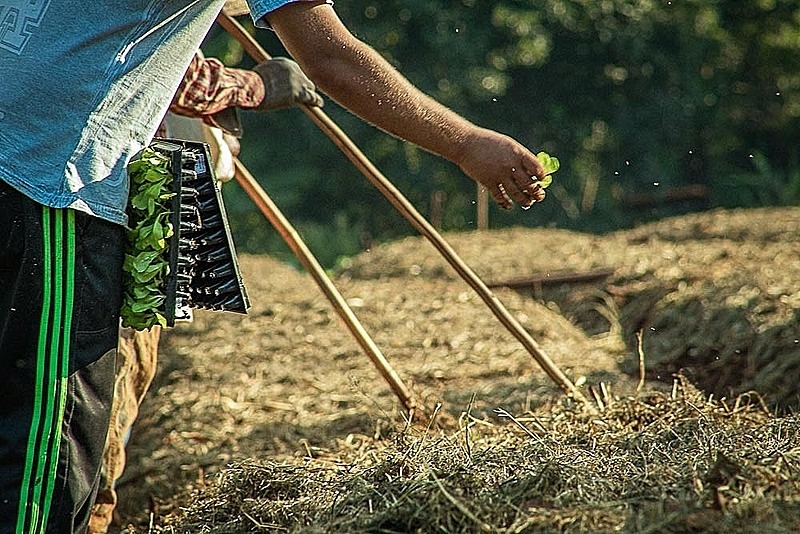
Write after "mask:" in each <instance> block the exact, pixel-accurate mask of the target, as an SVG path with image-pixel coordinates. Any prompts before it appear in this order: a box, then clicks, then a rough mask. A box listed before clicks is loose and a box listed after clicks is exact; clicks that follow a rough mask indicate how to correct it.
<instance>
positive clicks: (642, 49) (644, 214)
mask: <svg viewBox="0 0 800 534" xmlns="http://www.w3.org/2000/svg"><path fill="white" fill-rule="evenodd" d="M336 10H337V12H338V13H339V16H340V17H341V18H342V19H343V20H344V22H345V23H346V24H347V26H348V27H349V28H350V29H351V31H353V33H355V34H356V35H357V36H358V37H359V38H361V39H362V40H364V41H366V42H368V43H369V44H371V45H372V46H373V47H374V48H376V49H377V50H378V51H379V52H380V53H382V54H383V55H384V56H385V57H386V58H387V59H388V60H389V61H390V62H391V63H392V64H393V65H395V66H396V67H397V68H398V69H399V70H400V71H401V72H402V73H403V74H404V75H405V76H407V77H408V78H409V79H410V80H411V81H412V82H414V83H415V84H416V85H417V86H418V87H420V88H421V89H422V90H423V91H425V92H426V93H428V94H430V95H432V96H434V97H435V98H437V99H438V100H440V101H441V102H443V103H444V104H446V105H448V106H449V107H451V108H453V109H455V110H456V111H457V112H459V113H461V114H463V115H464V116H466V117H468V118H469V119H471V120H473V121H474V122H476V123H478V124H480V125H482V126H486V127H490V128H493V129H496V130H499V131H502V132H504V133H507V134H509V135H511V136H513V137H515V138H517V139H518V140H520V141H521V142H522V143H524V144H525V145H527V146H528V147H529V148H531V150H533V151H534V152H538V151H539V150H546V151H547V152H549V153H550V154H553V155H554V156H557V157H558V158H559V159H560V161H561V164H562V170H561V171H560V172H559V174H558V179H557V180H556V181H555V182H554V183H553V185H552V186H551V187H550V188H549V189H548V199H547V200H545V202H544V203H542V204H540V205H537V206H536V208H535V209H532V210H529V211H522V210H514V211H513V212H503V211H502V210H499V209H497V208H494V207H493V208H492V209H491V211H490V217H489V220H490V226H491V227H500V226H509V225H517V226H557V227H562V228H572V229H578V230H583V231H593V232H603V231H609V230H613V229H617V228H623V227H629V226H631V225H634V224H637V223H640V222H643V221H646V220H650V219H653V218H657V217H662V216H666V215H674V214H679V213H685V212H688V211H695V210H702V209H709V208H713V207H734V206H756V205H773V204H788V203H796V202H798V200H800V150H799V149H800V143H798V139H800V4H798V2H797V1H796V0H747V1H743V0H673V1H667V0H512V1H509V0H501V1H494V2H485V1H483V2H479V1H477V0H450V1H442V0H425V1H421V0H404V1H402V2H400V1H394V0H382V1H377V0H354V1H344V0H343V1H340V2H337V3H336ZM257 36H258V38H259V40H260V41H261V42H262V44H264V46H265V48H266V49H267V50H268V51H270V53H271V54H272V55H275V56H279V55H285V52H284V51H283V49H282V48H281V46H280V43H279V42H278V40H277V39H276V37H275V35H274V34H273V33H272V32H269V31H258V32H257ZM204 49H205V50H206V53H207V54H209V55H217V56H219V57H221V58H223V60H224V61H226V63H228V64H229V65H237V66H242V67H248V66H250V65H252V63H251V62H249V60H248V59H247V58H244V57H243V54H242V51H241V49H240V48H239V47H238V45H237V44H236V43H235V42H232V41H231V40H230V39H229V38H228V37H227V36H226V35H225V34H224V33H222V32H220V31H218V30H217V31H214V32H213V33H212V34H211V35H210V37H209V39H208V40H207V42H206V44H205V46H204ZM325 110H326V112H327V113H328V114H329V115H330V116H331V117H332V118H333V119H334V120H335V121H336V122H337V123H338V124H339V125H340V126H341V127H342V129H343V130H344V131H345V132H347V134H348V135H349V136H350V137H351V138H352V139H353V140H354V141H355V142H356V144H357V145H359V146H360V147H361V149H362V150H363V151H364V152H365V153H366V155H367V156H368V157H369V158H370V159H371V160H372V161H373V162H374V163H375V164H376V165H377V167H378V168H379V169H381V170H382V171H383V172H384V174H386V176H387V177H388V178H389V179H390V180H392V182H393V183H394V184H395V185H396V186H397V187H398V188H399V189H400V190H401V191H403V192H404V194H405V195H406V196H407V197H408V198H409V199H410V200H411V201H412V202H413V203H414V205H415V206H416V207H417V208H418V209H419V210H420V212H422V213H423V214H424V215H426V216H428V217H432V218H433V219H434V220H435V222H436V223H437V224H440V226H441V228H442V229H444V230H461V229H470V228H474V227H475V197H476V190H477V188H476V187H475V185H474V183H472V182H471V181H470V180H468V179H467V178H465V177H464V176H463V175H462V174H461V173H460V171H459V170H458V169H457V168H456V167H455V166H453V165H452V164H450V163H448V162H446V161H444V160H441V159H439V158H436V157H434V156H432V155H430V154H428V153H426V152H424V151H421V150H420V149H418V148H416V147H413V146H410V145H408V144H407V143H404V142H401V141H399V140H397V139H394V138H392V137H389V136H387V135H386V134H384V133H382V132H380V131H378V130H376V129H375V128H373V127H371V126H369V125H367V124H365V123H363V122H362V121H360V120H359V119H357V118H355V117H353V116H352V115H350V114H348V113H347V112H346V111H345V110H343V109H341V108H340V107H338V106H337V105H336V104H335V103H333V102H331V101H330V100H328V101H327V102H326V107H325ZM245 128H246V133H245V138H244V139H243V142H242V156H241V157H242V160H243V161H244V162H245V164H246V165H248V167H249V168H250V170H251V171H252V172H253V174H254V175H255V176H256V177H257V178H258V179H259V180H260V182H261V183H262V185H263V186H264V188H265V189H266V190H267V192H268V193H269V194H270V195H271V196H272V197H273V198H274V200H275V201H276V202H277V203H278V205H279V206H280V207H281V209H282V210H283V211H284V213H285V214H286V215H287V216H288V217H289V219H290V220H291V221H292V222H293V224H294V225H295V226H296V227H297V228H298V229H299V230H300V231H301V233H302V234H303V236H304V238H305V239H306V240H307V243H308V244H309V246H310V248H311V249H312V250H313V251H314V252H315V254H317V255H318V257H319V259H320V261H321V262H322V263H323V264H325V265H329V266H330V265H333V264H334V263H335V261H336V259H337V258H339V257H341V256H346V255H352V254H355V253H357V252H359V251H360V250H362V249H364V248H367V247H369V246H371V245H372V244H374V243H376V242H380V241H383V240H387V239H394V238H397V237H399V236H402V235H407V234H412V233H413V229H412V228H411V227H410V225H409V224H407V223H406V222H405V221H404V220H403V219H402V217H401V216H400V215H399V214H397V213H396V211H395V210H394V208H392V207H391V206H390V205H389V204H388V202H386V201H385V200H384V199H383V198H382V197H381V196H380V194H379V193H377V192H376V191H375V190H374V188H373V187H372V186H371V185H370V184H369V183H368V182H367V180H366V179H364V178H363V177H362V176H361V175H360V173H359V172H358V171H357V170H356V169H355V168H354V167H353V166H352V165H351V164H350V163H349V162H348V161H347V160H346V159H345V158H344V157H343V156H342V155H341V154H340V153H339V151H338V149H337V148H336V147H335V146H334V145H333V143H331V142H330V141H329V140H328V139H327V138H326V137H325V136H324V135H323V134H322V133H321V132H319V131H317V130H316V128H315V127H314V126H313V124H312V123H311V122H310V121H309V120H307V118H306V117H305V116H304V115H303V113H302V112H301V111H299V110H285V111H279V112H275V113H272V114H267V115H256V114H247V115H246V117H245ZM225 194H226V197H227V202H228V205H229V208H228V209H229V211H230V212H231V214H232V218H233V221H232V224H233V227H234V231H235V232H236V237H237V243H239V248H240V249H244V250H248V251H269V252H271V253H274V254H278V255H281V256H284V257H286V258H289V257H290V253H289V252H288V249H286V248H285V247H282V246H281V245H280V238H279V237H278V236H277V234H276V233H275V232H274V231H273V230H272V229H271V228H270V227H269V225H268V223H267V222H266V221H265V220H264V219H263V218H261V217H260V215H258V214H257V212H256V211H255V208H254V207H253V206H252V204H251V203H250V202H249V200H248V199H247V198H245V196H244V194H243V193H241V191H239V190H238V188H236V186H230V187H227V188H226V191H225ZM434 196H436V198H438V199H444V202H439V203H434V202H432V198H434ZM433 206H438V207H437V208H433Z"/></svg>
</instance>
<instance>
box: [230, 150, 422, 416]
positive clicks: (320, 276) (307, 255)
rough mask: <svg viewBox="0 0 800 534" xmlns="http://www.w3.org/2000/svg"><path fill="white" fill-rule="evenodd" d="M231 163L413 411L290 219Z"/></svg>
mask: <svg viewBox="0 0 800 534" xmlns="http://www.w3.org/2000/svg"><path fill="white" fill-rule="evenodd" d="M233 163H234V166H235V170H236V174H235V178H236V181H237V182H238V183H239V185H241V186H242V188H243V189H244V190H245V192H246V193H247V194H248V196H249V197H250V198H251V199H252V200H253V202H255V203H256V205H257V206H258V208H259V209H260V210H261V213H263V214H264V216H265V217H266V218H267V219H269V222H271V223H272V226H274V227H275V229H276V230H277V231H278V233H280V234H281V237H282V238H283V240H284V241H285V242H286V244H287V245H289V248H291V249H292V252H294V254H295V256H297V259H298V260H300V262H301V263H302V264H303V266H304V267H305V268H306V269H307V270H308V272H309V273H311V276H312V277H313V278H314V281H315V282H316V283H317V285H318V286H319V287H320V289H321V290H322V292H323V293H324V294H325V296H326V297H327V298H328V300H329V301H330V303H331V304H332V305H333V308H334V309H335V310H336V313H338V314H339V316H340V317H341V318H342V320H343V321H344V322H345V324H346V325H347V328H348V330H350V332H351V333H352V334H353V336H354V337H355V338H356V341H357V342H358V344H359V345H360V346H361V348H362V349H363V350H364V352H365V353H366V354H367V356H368V357H369V359H370V360H372V363H373V364H374V365H375V367H376V368H377V369H378V371H379V372H380V374H381V376H383V378H384V379H385V380H386V381H387V382H388V383H389V386H390V387H391V388H392V391H393V392H394V394H395V395H397V398H399V399H400V402H401V403H402V404H403V406H404V407H405V409H406V410H408V411H409V412H411V411H413V410H415V409H416V407H417V404H416V402H415V400H414V397H413V396H412V395H411V392H410V391H409V389H408V388H407V387H406V386H405V384H403V381H402V380H400V377H399V376H398V375H397V373H396V372H395V371H394V369H392V366H391V365H390V364H389V362H388V361H387V360H386V358H385V357H384V356H383V354H382V353H381V351H380V349H379V348H378V346H377V345H375V343H374V342H373V341H372V339H371V338H370V337H369V334H367V332H366V330H364V328H363V327H362V326H361V323H359V321H358V319H357V318H356V316H355V314H354V313H353V311H352V310H351V309H350V306H348V305H347V302H346V301H345V300H344V298H343V297H342V295H341V293H339V291H338V290H337V289H336V287H335V286H334V285H333V282H331V280H330V278H328V276H327V275H326V274H325V270H324V269H323V268H322V266H320V264H319V262H317V260H316V258H315V257H314V255H313V254H312V253H311V251H310V250H309V249H308V247H307V246H306V244H305V243H304V242H303V240H302V238H301V237H300V235H299V234H298V233H297V231H296V230H295V229H294V227H292V225H291V223H290V222H289V220H288V219H287V218H286V217H284V215H283V213H281V211H280V209H279V208H278V206H277V205H276V204H275V203H274V202H273V201H272V199H271V198H270V197H269V195H267V193H266V192H265V191H264V189H262V187H261V186H260V185H259V183H258V182H257V181H256V179H255V178H253V175H252V174H250V172H249V171H248V170H247V168H246V167H245V166H244V164H243V163H242V162H241V161H239V159H238V158H234V160H233Z"/></svg>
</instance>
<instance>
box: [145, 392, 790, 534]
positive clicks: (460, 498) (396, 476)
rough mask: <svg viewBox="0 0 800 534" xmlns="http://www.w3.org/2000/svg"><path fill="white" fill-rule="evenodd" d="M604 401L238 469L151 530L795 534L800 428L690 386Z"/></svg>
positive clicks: (749, 402)
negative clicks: (754, 533) (591, 407)
mask: <svg viewBox="0 0 800 534" xmlns="http://www.w3.org/2000/svg"><path fill="white" fill-rule="evenodd" d="M598 400H599V401H600V404H601V411H600V414H599V415H590V414H588V413H587V412H586V411H584V410H581V409H579V408H578V407H576V406H573V405H569V404H567V403H561V404H554V405H551V406H550V407H548V408H547V409H540V410H537V411H536V412H533V413H527V414H523V415H519V416H513V415H511V414H509V413H507V412H505V411H503V410H497V411H496V414H497V415H498V420H495V421H486V420H477V419H474V418H473V417H471V416H470V414H469V413H465V414H462V417H461V419H460V421H459V424H458V425H457V428H452V429H449V430H447V429H442V428H435V429H434V428H431V427H428V428H424V429H420V428H414V427H412V426H405V427H403V428H401V429H399V430H398V431H397V432H396V433H395V434H394V435H393V436H392V437H391V438H390V439H378V440H377V441H375V442H373V443H372V447H370V450H371V453H370V454H368V455H362V456H360V457H359V458H358V459H356V461H352V459H350V461H348V459H347V458H346V455H345V457H339V458H337V457H336V456H335V455H334V454H332V455H331V456H330V457H328V458H325V459H319V458H317V459H306V460H305V461H304V462H302V463H298V464H295V465H291V464H285V463H283V464H281V463H276V462H260V461H257V460H247V461H243V462H239V463H235V464H232V465H229V466H227V467H226V468H225V469H223V470H222V471H221V472H220V473H219V474H218V475H217V477H216V478H215V479H214V480H213V481H212V482H211V483H210V484H209V485H208V486H206V487H205V488H203V489H201V490H200V491H198V492H195V493H194V494H193V495H192V496H191V498H190V499H189V502H188V504H186V505H185V506H184V507H183V508H182V510H181V511H180V512H179V513H176V514H174V515H172V516H171V517H167V518H164V519H163V521H162V525H161V526H160V527H156V529H155V530H156V531H158V532H214V533H240V532H241V533H244V532H268V531H280V532H386V533H389V532H454V533H455V532H464V533H467V532H503V533H512V532H611V531H615V532H637V533H638V532H720V533H721V532H726V533H728V532H745V531H749V530H751V529H752V528H753V526H754V525H756V524H757V525H758V530H759V531H760V532H800V417H798V416H789V417H782V418H776V417H774V416H772V415H771V414H770V413H768V412H767V411H766V409H765V408H764V407H763V404H762V403H760V401H759V399H758V398H757V397H755V396H743V397H740V398H739V399H737V400H736V401H735V402H732V403H726V402H725V401H717V400H712V399H709V398H707V397H705V395H704V394H702V393H700V392H699V391H698V390H697V389H695V388H694V387H693V386H691V385H690V384H688V383H687V381H686V380H683V379H680V380H678V381H676V383H675V387H674V388H673V391H672V392H671V393H669V392H650V391H648V392H646V393H640V394H637V395H631V396H627V397H623V398H620V397H613V396H612V395H610V394H606V395H603V396H598Z"/></svg>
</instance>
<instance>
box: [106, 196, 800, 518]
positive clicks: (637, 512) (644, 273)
mask: <svg viewBox="0 0 800 534" xmlns="http://www.w3.org/2000/svg"><path fill="white" fill-rule="evenodd" d="M447 238H448V241H449V242H450V243H451V244H452V245H453V247H454V248H455V249H456V250H457V251H458V252H459V254H460V255H461V256H462V257H463V258H464V259H465V260H466V261H467V263H469V264H470V265H471V266H472V267H473V268H474V269H475V270H476V272H477V273H478V274H479V275H480V276H481V277H482V278H483V279H484V280H485V281H487V282H490V283H491V282H497V283H499V287H498V288H497V289H495V292H496V295H497V296H498V297H499V298H500V300H501V301H502V302H503V303H504V304H505V305H506V307H507V308H508V309H509V311H511V312H512V313H513V314H514V315H515V316H516V317H517V318H518V319H519V321H520V323H521V324H522V325H523V326H524V327H525V328H526V329H527V330H528V331H529V332H530V333H531V335H532V336H533V337H534V338H535V339H536V340H537V341H538V342H539V343H540V344H541V345H542V347H543V348H544V350H545V351H546V352H547V353H548V354H549V355H550V356H551V357H552V359H553V360H554V361H555V362H556V364H557V365H559V367H560V368H561V369H562V370H563V371H564V372H565V373H566V374H567V375H568V376H569V377H570V378H571V379H572V380H573V381H575V382H576V383H579V384H583V385H582V388H583V390H584V391H585V392H586V395H587V396H588V397H589V398H590V399H591V400H592V402H593V403H594V404H595V406H596V407H597V408H598V411H599V413H597V414H594V415H593V414H590V413H588V412H587V411H586V410H584V409H582V408H581V406H579V405H576V404H574V403H572V402H570V401H569V400H568V399H565V398H564V396H563V394H562V393H561V391H560V390H558V389H557V388H556V387H555V386H554V385H553V384H552V382H551V381H550V380H549V379H548V378H547V377H546V375H544V373H543V372H542V371H541V370H540V369H539V368H538V367H537V366H536V364H535V362H534V361H533V359H532V358H531V357H530V356H529V355H528V354H527V353H525V351H524V350H523V349H522V348H521V346H520V345H519V344H518V343H517V342H516V341H515V340H514V339H513V338H512V337H511V336H510V335H509V334H508V332H507V331H506V330H505V329H504V328H503V327H502V326H501V325H500V324H499V322H498V321H497V320H496V318H495V317H494V316H493V315H492V314H491V313H490V312H489V310H488V309H487V308H486V307H485V306H484V305H483V303H482V302H481V301H480V299H479V298H478V297H477V296H476V295H475V294H474V293H473V292H472V291H471V290H470V289H469V288H468V287H467V286H466V285H465V284H464V283H463V282H462V281H461V280H460V279H459V278H458V277H457V276H456V274H455V273H454V272H453V271H452V270H451V269H450V268H449V267H448V266H447V265H446V263H445V262H444V260H442V259H441V257H440V256H439V255H438V253H436V252H435V251H434V250H433V248H432V247H431V246H430V245H429V244H428V243H426V242H424V241H423V240H421V239H416V238H413V239H407V240H404V241H401V242H396V243H391V244H387V245H385V246H381V247H379V248H376V249H374V250H372V251H371V252H368V253H365V254H363V255H361V256H359V257H357V258H354V259H353V261H352V262H351V263H350V264H349V265H348V266H346V268H345V269H343V270H342V271H341V272H339V273H337V274H336V277H335V282H336V285H337V287H339V289H340V291H341V292H342V293H343V294H344V295H345V297H346V298H347V299H348V300H349V302H350V305H351V306H352V308H353V310H354V311H355V313H356V315H357V316H358V317H359V319H360V320H361V321H362V323H363V324H364V326H365V328H366V330H367V331H368V332H369V333H370V334H371V335H372V337H373V339H374V340H375V342H376V343H377V345H378V346H379V347H380V348H381V349H382V351H383V352H384V354H385V355H386V357H387V358H388V359H389V361H390V362H391V363H392V365H393V366H394V368H395V369H396V370H397V372H398V374H399V375H400V376H401V377H402V378H403V380H404V381H406V383H407V384H409V385H410V386H411V388H412V390H413V391H414V393H415V395H416V396H417V397H418V399H419V400H420V402H421V403H422V404H423V405H424V406H425V407H426V408H427V409H428V411H429V413H432V412H434V411H435V412H436V416H435V418H433V420H432V421H426V422H423V421H411V422H409V421H408V420H407V419H405V418H404V417H403V414H402V413H401V410H400V409H399V405H398V402H397V401H396V399H395V398H394V396H393V395H392V394H391V392H390V390H389V388H388V386H387V385H386V384H385V383H384V382H383V380H382V379H381V378H380V376H379V375H378V373H377V372H376V371H375V369H374V368H373V367H372V365H371V363H370V362H369V360H368V359H367V358H366V356H364V355H363V354H362V353H361V351H360V350H359V348H358V346H357V344H356V343H355V341H354V340H353V339H352V337H351V336H350V334H349V333H348V332H347V331H346V330H345V329H344V327H343V325H342V323H341V321H340V320H339V318H338V316H336V314H335V313H334V312H333V310H332V308H331V307H330V305H329V304H328V303H327V301H326V300H325V299H324V298H323V296H322V294H321V293H320V292H319V291H318V289H317V288H316V287H315V286H314V284H313V282H312V279H311V278H310V277H309V276H308V275H306V274H305V273H302V272H297V271H294V270H292V269H290V268H289V267H287V266H285V265H281V264H279V263H277V262H275V261H274V260H271V259H269V258H264V257H243V258H241V263H242V266H243V270H244V276H245V281H246V284H247V287H248V290H249V293H250V296H251V300H252V301H253V308H252V310H251V312H250V314H249V315H248V316H246V317H240V316H232V315H227V314H212V313H199V314H197V317H196V319H195V321H194V322H193V323H192V324H189V325H181V326H180V327H178V328H176V329H175V330H173V331H171V332H170V333H168V334H167V335H166V337H165V340H164V342H163V343H162V352H161V354H162V356H161V362H160V366H161V367H160V371H159V375H158V377H157V381H156V384H155V385H154V387H153V390H152V391H151V393H150V394H149V396H148V398H147V400H146V402H145V405H144V407H143V414H142V416H141V419H140V420H139V422H138V423H137V426H136V428H135V432H134V434H133V438H132V441H131V443H130V447H129V453H130V465H129V469H128V470H127V473H126V475H125V478H124V479H123V482H122V485H121V487H120V493H121V498H122V501H123V504H122V506H121V508H120V512H121V517H120V519H121V524H125V525H129V526H128V527H127V528H126V530H128V531H129V532H148V531H153V532H217V533H234V532H235V533H239V532H509V533H510V532H612V531H614V532H726V533H727V532H755V531H758V532H798V531H800V417H798V416H797V415H794V413H795V412H796V411H797V408H798V407H800V386H798V385H797V384H798V378H800V328H798V326H800V325H798V321H799V318H798V310H799V309H800V258H798V252H797V248H798V244H799V243H800V210H797V209H780V210H750V211H734V212H711V213H705V214H699V215H691V216H686V217H681V218H676V219H671V220H666V221H662V222H659V223H655V224H651V225H648V226H644V227H640V228H637V229H635V230H630V231H624V232H619V233H615V234H611V235H607V236H590V235H584V234H577V233H572V232H567V231H560V230H543V229H513V230H504V231H490V232H475V233H468V234H458V235H450V236H447ZM577 271H590V272H596V273H598V274H599V276H598V277H597V278H595V279H593V280H590V281H587V282H580V283H578V282H567V283H557V284H554V283H551V282H552V281H553V280H552V279H556V278H557V276H556V275H558V274H560V273H563V272H577ZM604 273H605V275H603V274H604ZM534 276H536V277H541V279H540V280H539V281H536V282H533V283H531V284H528V285H527V286H523V287H518V288H517V289H513V290H512V289H509V288H504V287H502V285H503V283H505V282H508V281H511V280H516V279H520V278H526V277H534ZM637 334H640V337H641V343H639V342H638V339H639V336H637ZM640 355H641V356H640ZM642 357H643V360H644V364H645V369H646V376H645V378H646V380H645V383H644V387H643V388H641V389H637V388H638V386H639V385H640V384H639V381H640V378H641V377H640V375H639V369H640V362H641V359H642Z"/></svg>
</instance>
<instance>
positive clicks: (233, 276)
mask: <svg viewBox="0 0 800 534" xmlns="http://www.w3.org/2000/svg"><path fill="white" fill-rule="evenodd" d="M150 148H152V149H153V150H155V151H157V152H159V153H161V154H164V155H165V156H167V157H168V158H170V163H171V164H170V169H171V172H172V176H173V180H172V192H173V193H175V195H174V196H173V197H172V208H171V211H170V222H171V223H172V227H173V229H174V233H173V235H172V237H171V238H170V239H169V243H168V250H169V274H168V275H167V279H166V284H165V295H166V300H165V314H164V315H165V317H166V319H167V324H168V325H169V326H173V325H174V324H175V321H180V320H187V319H190V318H191V309H192V308H199V309H207V310H218V311H229V312H236V313H247V309H248V308H249V307H250V301H249V300H248V298H247V292H246V291H245V287H244V283H243V282H242V275H241V272H240V271H239V264H238V262H237V260H236V251H235V249H234V246H233V238H232V237H231V231H230V227H229V225H228V216H227V213H226V212H225V204H224V203H223V201H222V192H221V191H220V188H219V186H218V184H217V181H216V179H215V177H214V171H213V167H212V165H211V153H210V150H209V147H208V145H207V144H205V143H197V142H191V141H183V140H175V139H157V140H155V141H154V142H153V143H152V144H151V145H150Z"/></svg>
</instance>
